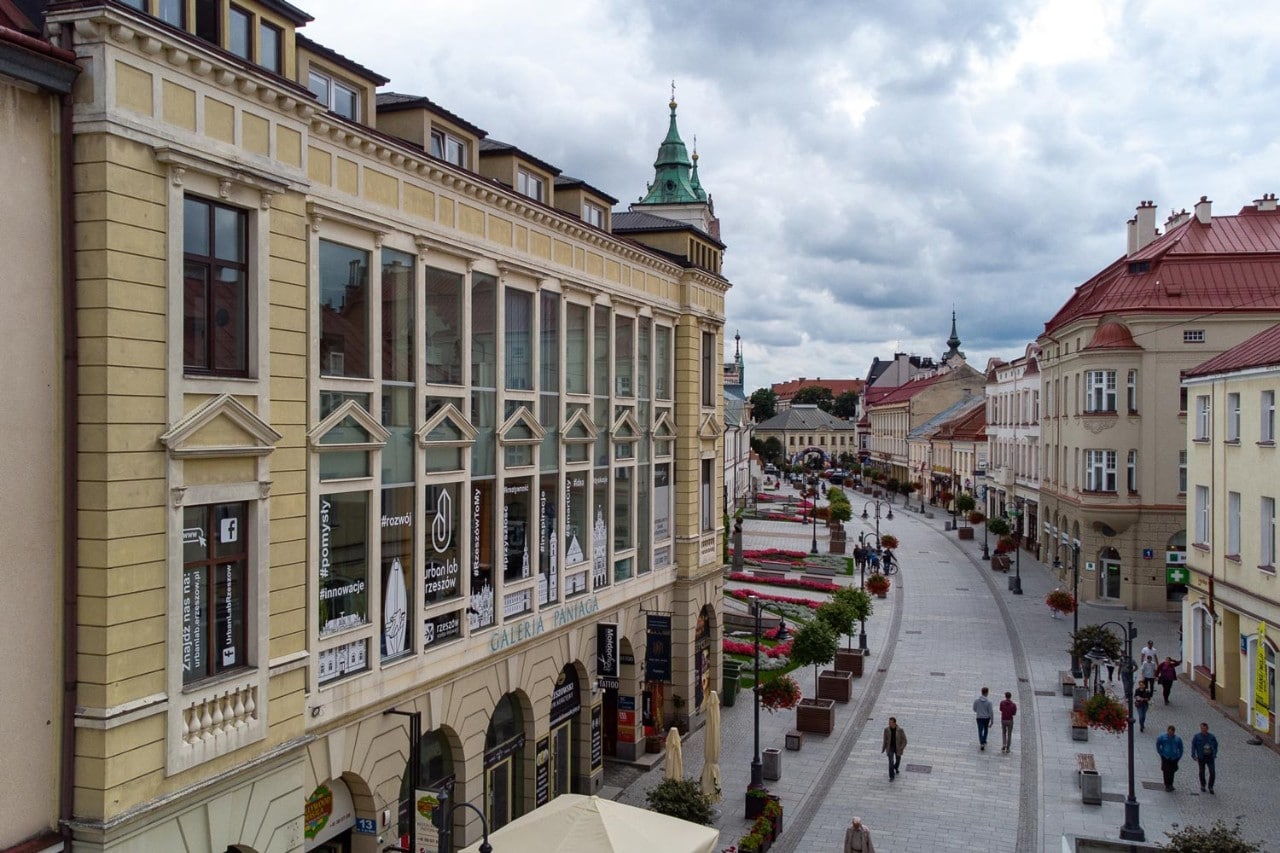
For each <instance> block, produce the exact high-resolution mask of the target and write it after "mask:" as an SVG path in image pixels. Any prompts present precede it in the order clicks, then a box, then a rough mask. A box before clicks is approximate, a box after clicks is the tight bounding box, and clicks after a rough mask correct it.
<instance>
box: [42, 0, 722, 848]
mask: <svg viewBox="0 0 1280 853" xmlns="http://www.w3.org/2000/svg"><path fill="white" fill-rule="evenodd" d="M131 7H132V8H131ZM308 20H310V18H309V17H308V16H307V15H306V14H305V13H303V12H301V11H300V10H298V9H297V8H295V7H293V6H292V5H290V4H288V3H286V2H283V1H282V0H257V1H256V2H249V3H245V4H240V5H229V4H225V3H219V4H212V3H209V4H206V3H197V2H192V0H173V2H170V0H128V2H114V3H107V2H102V3H96V2H88V3H75V4H59V5H56V6H55V7H54V10H53V12H52V13H51V15H50V18H49V21H50V26H51V29H52V31H53V32H54V33H55V34H56V36H57V37H58V38H60V39H63V40H65V42H66V43H67V45H68V46H69V47H71V48H72V49H74V51H75V54H76V56H77V57H78V60H79V63H80V66H81V69H82V73H81V76H80V79H79V81H78V83H77V89H76V94H75V110H74V132H75V149H74V151H75V173H74V174H75V202H76V204H75V210H76V223H75V228H76V233H75V240H76V248H77V275H78V288H79V297H80V304H81V310H80V314H79V322H80V329H81V332H80V339H79V348H80V353H81V358H82V367H81V370H80V374H79V375H80V396H79V405H80V410H81V415H80V447H79V449H80V453H79V462H80V476H79V480H78V483H77V484H76V485H77V487H78V490H79V500H80V506H79V522H80V534H79V540H78V542H77V545H78V557H79V566H78V576H77V577H78V583H79V590H80V596H79V600H78V606H79V636H80V638H81V647H80V650H79V655H78V657H77V661H78V667H79V680H78V682H77V685H76V695H75V697H74V709H75V713H74V725H75V733H76V737H75V765H74V767H75V779H74V781H75V798H74V808H73V810H72V813H70V814H69V817H70V818H71V820H70V822H69V823H68V827H69V829H70V831H71V832H72V833H73V834H74V838H75V849H77V850H81V849H83V850H122V851H123V850H137V851H154V850H166V851H170V850H187V851H201V852H202V853H203V851H209V853H223V851H226V850H235V851H238V853H266V851H297V850H308V851H309V850H323V851H326V853H348V852H349V851H350V853H372V851H375V850H381V849H383V848H384V847H385V846H387V845H390V844H398V843H402V842H403V841H404V840H406V839H407V838H408V836H409V834H410V833H411V832H416V831H417V830H416V829H415V826H414V824H415V822H414V821H413V819H412V815H413V814H414V813H415V811H416V810H415V808H414V806H415V801H416V800H417V798H418V797H419V796H428V795H434V794H436V793H439V792H447V793H448V794H449V796H450V797H451V799H452V801H454V802H460V801H465V802H469V803H472V804H474V805H476V806H477V807H478V808H480V809H481V811H482V812H484V814H485V815H486V816H487V818H488V822H489V825H490V827H491V828H496V827H498V826H501V825H503V824H505V823H507V822H508V821H509V820H511V819H513V818H514V817H516V816H518V815H520V814H523V813H524V812H526V811H528V810H530V809H532V808H534V807H536V806H537V805H541V804H542V803H544V802H546V801H548V800H549V799H550V798H551V797H554V796H555V795H557V794H559V793H562V792H566V791H570V790H572V791H580V792H594V791H595V790H597V789H598V787H599V785H600V780H601V776H602V766H603V762H604V760H605V759H606V758H607V757H609V756H610V755H617V756H620V757H628V756H633V755H635V754H636V753H638V752H640V751H643V750H644V749H645V739H644V735H645V733H646V731H647V730H649V731H652V730H654V729H655V728H660V727H661V726H662V725H663V724H664V723H665V722H667V721H670V720H672V719H673V717H677V718H678V717H684V718H688V717H694V718H695V722H696V717H697V715H698V714H699V713H700V711H701V710H702V704H703V701H704V698H705V696H706V688H707V686H708V685H709V684H710V683H711V682H712V681H713V679H714V677H715V673H716V672H718V663H719V657H720V655H719V642H718V638H719V634H720V628H719V618H718V612H719V601H720V598H721V590H720V587H721V579H720V571H719V569H720V562H719V543H718V527H719V525H720V519H721V513H722V507H721V505H720V498H719V496H720V494H721V478H722V472H723V464H722V460H721V456H720V454H721V447H720V442H721V438H722V433H723V427H722V418H723V416H722V411H721V406H722V402H721V401H722V394H721V387H720V366H719V361H720V356H719V353H720V352H721V351H722V323H723V313H724V299H725V293H726V291H727V289H728V286H729V285H728V282H727V281H726V280H725V279H724V278H723V276H722V275H721V274H720V268H721V256H722V253H723V250H724V245H723V244H722V243H721V242H720V241H719V239H718V233H719V232H718V220H716V219H715V216H714V214H713V212H712V211H711V209H710V203H709V199H708V198H707V197H706V193H705V192H703V191H702V189H701V186H700V185H699V184H698V182H697V172H696V169H694V168H693V163H692V162H691V160H690V158H689V156H688V154H687V152H686V150H685V147H684V144H683V142H681V141H680V137H679V134H678V131H677V130H676V118H675V115H676V104H675V103H674V102H673V103H671V105H670V126H669V130H668V134H667V138H666V140H664V141H662V145H661V147H660V149H659V158H658V164H657V172H656V174H655V176H654V178H655V179H654V184H653V186H652V187H651V189H650V193H649V194H648V195H647V196H646V197H645V199H644V200H642V201H641V202H639V203H637V204H635V205H632V206H631V209H630V210H629V211H624V212H614V211H611V210H610V208H611V206H612V204H613V199H612V197H610V196H607V195H605V194H604V193H602V192H600V191H598V190H595V189H594V188H592V187H591V186H590V185H587V184H585V183H583V182H581V181H578V180H576V179H564V177H563V176H562V175H560V174H559V170H558V169H556V168H555V167H553V166H551V165H550V164H548V163H546V162H543V161H541V160H539V159H537V158H536V157H534V156H533V155H531V154H528V153H526V152H524V151H522V150H520V149H518V148H516V147H514V146H510V145H506V144H504V143H498V144H488V140H487V137H486V135H485V133H484V131H482V130H481V129H480V128H478V127H476V126H475V125H473V124H471V123H470V122H469V121H467V120H465V119H463V118H462V117H459V116H456V115H454V114H452V113H450V112H449V111H447V110H445V109H444V108H443V107H440V106H439V105H438V104H436V103H435V102H434V101H432V100H429V99H427V98H425V97H417V96H403V95H392V94H387V93H383V94H382V95H379V94H377V92H376V89H377V87H379V86H381V85H382V84H384V83H385V82H387V81H386V80H385V78H383V77H381V76H380V75H378V74H377V73H376V72H374V71H371V70H369V69H367V68H364V67H363V66H361V65H359V64H358V63H356V62H354V61H352V60H350V59H347V58H345V57H343V56H342V55H341V54H339V53H336V52H335V51H333V50H331V49H329V48H327V47H325V46H323V45H319V44H317V43H315V42H313V41H310V40H308V39H306V38H305V37H303V36H302V35H300V34H299V33H298V32H297V30H298V28H300V27H301V26H303V25H304V24H305V23H306V22H307V21H308ZM47 131H48V128H45V132H46V133H47ZM655 141H657V140H655ZM637 180H639V176H638V178H637ZM667 187H674V188H675V191H674V192H668V193H666V194H665V195H664V194H663V193H662V192H661V190H662V189H663V188H667ZM673 212H675V213H680V214H681V216H672V213H673ZM45 242H46V243H47V242H48V241H47V238H46V240H45ZM47 269H48V268H47V267H46V273H47ZM31 415H32V417H33V418H34V417H35V413H34V412H33V413H31ZM46 420H53V418H51V417H48V413H46ZM46 561H47V555H46ZM53 612H56V608H55V609H54V611H53ZM415 789H416V790H415ZM454 825H455V827H456V830H457V835H456V837H455V840H457V841H459V842H463V841H465V842H470V841H473V840H475V839H476V838H478V832H479V821H478V820H477V819H475V818H474V817H473V816H471V815H470V813H469V812H466V811H463V810H459V811H458V812H457V814H456V815H455V821H454ZM421 839H422V836H421V835H420V836H419V840H421Z"/></svg>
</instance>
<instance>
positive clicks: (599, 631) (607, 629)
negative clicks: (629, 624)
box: [596, 622, 622, 678]
mask: <svg viewBox="0 0 1280 853" xmlns="http://www.w3.org/2000/svg"><path fill="white" fill-rule="evenodd" d="M621 643H622V640H621V637H620V636H619V634H618V626H617V624H615V623H613V622H599V623H597V624H596V675H599V676H600V677H601V678H617V677H618V676H619V672H618V661H619V657H620V655H621V653H622V650H621Z"/></svg>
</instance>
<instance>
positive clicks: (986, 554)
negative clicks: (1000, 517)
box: [982, 486, 991, 560]
mask: <svg viewBox="0 0 1280 853" xmlns="http://www.w3.org/2000/svg"><path fill="white" fill-rule="evenodd" d="M988 509H990V507H988V506H987V487H986V486H983V487H982V518H983V521H982V559H984V560H990V559H991V552H990V551H989V550H988V549H987V522H986V517H987V514H988V512H987V511H988Z"/></svg>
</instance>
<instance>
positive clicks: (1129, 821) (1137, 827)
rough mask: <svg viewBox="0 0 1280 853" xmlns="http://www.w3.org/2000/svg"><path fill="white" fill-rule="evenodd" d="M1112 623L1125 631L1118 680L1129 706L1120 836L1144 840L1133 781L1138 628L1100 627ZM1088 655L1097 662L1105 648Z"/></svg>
mask: <svg viewBox="0 0 1280 853" xmlns="http://www.w3.org/2000/svg"><path fill="white" fill-rule="evenodd" d="M1113 625H1114V626H1115V627H1117V628H1120V629H1123V630H1124V632H1125V635H1124V660H1123V661H1121V662H1120V668H1121V676H1122V677H1121V679H1120V681H1121V683H1122V684H1123V685H1124V694H1125V699H1127V700H1128V706H1129V724H1128V725H1127V726H1126V728H1127V729H1128V731H1129V796H1128V797H1127V798H1126V799H1125V801H1124V824H1123V825H1122V826H1121V827H1120V837H1121V838H1122V839H1124V840H1125V841H1146V840H1147V834H1146V832H1144V831H1143V829H1142V816H1141V814H1140V813H1139V805H1138V796H1137V793H1136V792H1135V790H1134V783H1133V673H1134V670H1136V669H1137V668H1138V665H1137V664H1136V663H1134V660H1133V640H1134V637H1136V636H1138V629H1137V628H1134V627H1133V620H1132V619H1130V620H1129V621H1128V623H1127V625H1121V624H1120V623H1119V622H1103V623H1102V625H1101V626H1100V627H1102V628H1106V629H1107V630H1110V629H1111V627H1110V626H1113ZM1088 657H1089V659H1090V660H1093V661H1095V662H1098V663H1101V662H1103V661H1106V660H1107V659H1108V656H1107V653H1106V650H1105V649H1103V648H1102V646H1101V644H1100V643H1099V644H1097V645H1095V646H1094V647H1093V651H1091V652H1089V654H1088Z"/></svg>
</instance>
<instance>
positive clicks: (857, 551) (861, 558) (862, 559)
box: [853, 545, 867, 571]
mask: <svg viewBox="0 0 1280 853" xmlns="http://www.w3.org/2000/svg"><path fill="white" fill-rule="evenodd" d="M853 563H854V565H856V566H857V567H858V570H859V571H861V570H863V569H865V568H866V567H867V549H866V548H863V547H862V546H861V545H858V546H857V547H855V548H854V549H853Z"/></svg>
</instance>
